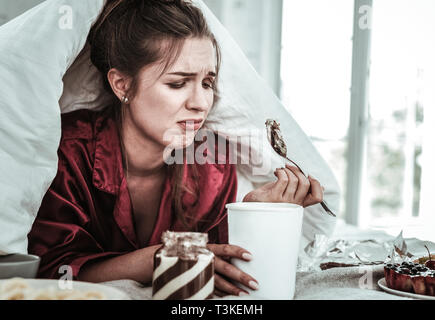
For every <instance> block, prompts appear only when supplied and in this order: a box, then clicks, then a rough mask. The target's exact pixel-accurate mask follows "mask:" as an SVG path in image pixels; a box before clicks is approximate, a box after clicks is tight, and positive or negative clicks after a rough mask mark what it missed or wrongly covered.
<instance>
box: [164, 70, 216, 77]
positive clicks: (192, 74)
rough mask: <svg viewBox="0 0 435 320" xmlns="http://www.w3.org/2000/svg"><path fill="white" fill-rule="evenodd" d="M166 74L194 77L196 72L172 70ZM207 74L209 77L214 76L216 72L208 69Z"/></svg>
mask: <svg viewBox="0 0 435 320" xmlns="http://www.w3.org/2000/svg"><path fill="white" fill-rule="evenodd" d="M168 74H169V75H174V76H182V77H196V76H197V75H198V74H197V73H187V72H173V73H168ZM208 75H209V76H211V77H216V73H215V72H213V71H210V72H209V73H208Z"/></svg>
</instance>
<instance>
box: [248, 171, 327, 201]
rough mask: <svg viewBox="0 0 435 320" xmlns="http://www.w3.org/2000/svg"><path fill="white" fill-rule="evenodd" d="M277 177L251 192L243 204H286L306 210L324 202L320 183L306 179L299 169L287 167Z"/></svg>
mask: <svg viewBox="0 0 435 320" xmlns="http://www.w3.org/2000/svg"><path fill="white" fill-rule="evenodd" d="M275 176H276V177H277V178H278V180H277V181H275V182H271V183H269V184H267V185H265V186H263V187H261V188H259V189H257V190H254V191H252V192H250V193H249V194H248V195H246V197H245V199H244V200H243V202H271V203H280V202H284V203H294V204H297V205H300V206H302V207H304V208H306V207H309V206H312V205H315V204H318V203H321V202H322V201H323V191H324V189H323V187H322V186H321V185H320V183H319V181H317V180H316V179H313V178H311V177H309V178H306V177H305V176H304V175H303V173H302V172H301V171H300V170H299V169H298V168H296V167H293V166H290V165H287V166H286V168H283V169H277V170H276V171H275Z"/></svg>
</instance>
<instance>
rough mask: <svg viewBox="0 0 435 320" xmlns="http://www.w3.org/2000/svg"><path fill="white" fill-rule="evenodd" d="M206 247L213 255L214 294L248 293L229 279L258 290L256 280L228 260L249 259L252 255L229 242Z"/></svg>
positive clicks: (220, 295)
mask: <svg viewBox="0 0 435 320" xmlns="http://www.w3.org/2000/svg"><path fill="white" fill-rule="evenodd" d="M207 247H208V249H209V250H210V251H212V252H213V253H214V255H215V294H216V295H217V296H219V297H224V296H228V295H232V296H243V295H248V293H247V292H246V291H244V290H242V289H240V288H238V287H237V286H235V285H234V284H232V283H231V282H230V281H233V282H236V283H241V284H243V285H244V286H245V287H247V288H251V289H252V290H258V282H257V280H255V279H254V278H253V277H251V276H250V275H248V274H246V273H244V272H243V271H241V270H239V269H238V268H236V267H235V266H233V265H232V264H231V263H230V262H229V260H230V259H232V258H235V259H240V260H243V261H251V260H252V255H251V254H250V253H249V252H248V251H246V250H245V249H243V248H240V247H237V246H233V245H229V244H225V245H219V244H209V245H208V246H207Z"/></svg>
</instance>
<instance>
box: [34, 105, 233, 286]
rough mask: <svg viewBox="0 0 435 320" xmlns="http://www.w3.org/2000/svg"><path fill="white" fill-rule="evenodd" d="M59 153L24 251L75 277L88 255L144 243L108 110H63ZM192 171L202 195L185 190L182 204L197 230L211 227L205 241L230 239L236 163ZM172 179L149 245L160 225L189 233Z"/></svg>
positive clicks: (47, 270)
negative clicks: (229, 215) (228, 206)
mask: <svg viewBox="0 0 435 320" xmlns="http://www.w3.org/2000/svg"><path fill="white" fill-rule="evenodd" d="M216 145H217V144H216ZM209 151H213V152H217V151H218V150H217V148H216V150H207V149H206V151H205V153H206V154H207V153H209ZM58 156H59V165H58V172H57V176H56V178H55V179H54V181H53V183H52V185H51V187H50V188H49V190H48V192H47V193H46V195H45V197H44V199H43V201H42V205H41V207H40V209H39V212H38V216H37V218H36V220H35V223H34V224H33V227H32V230H31V232H30V233H29V235H28V241H29V247H28V251H29V253H31V254H35V255H38V256H40V257H41V264H40V270H39V275H38V277H40V278H59V277H61V276H62V275H63V274H64V272H65V270H66V268H65V267H64V268H62V266H69V267H71V268H72V273H73V277H74V279H77V276H78V274H79V272H80V269H81V268H82V267H83V265H84V264H86V263H88V262H90V261H96V260H98V259H109V258H113V257H117V256H120V255H124V254H127V253H129V252H132V251H135V250H138V249H140V248H141V247H143V245H142V246H141V245H139V243H138V239H137V236H136V232H135V228H134V218H133V211H132V203H131V199H130V194H129V191H128V187H127V180H126V178H125V176H124V170H123V162H122V151H121V145H120V139H119V136H118V129H117V124H116V123H115V120H114V115H113V113H112V112H111V111H110V109H105V110H103V111H99V112H93V111H89V110H80V111H76V112H72V113H69V114H64V115H63V117H62V139H61V144H60V148H59V150H58ZM219 163H220V162H219ZM226 163H229V162H228V161H227V162H226ZM197 169H198V173H199V179H198V183H199V189H200V195H199V197H195V196H193V195H191V194H189V193H187V192H185V193H184V194H183V198H182V199H183V201H182V203H183V207H184V208H185V209H186V212H189V215H190V216H192V217H194V218H195V221H198V222H197V224H196V226H197V229H196V230H195V231H197V232H203V233H208V234H209V240H210V243H228V220H227V213H226V209H225V205H226V204H228V203H233V202H236V196H237V174H236V168H235V166H234V165H229V164H228V165H227V164H205V165H197ZM191 171H192V169H190V167H189V166H188V165H185V176H184V179H185V181H184V183H185V184H186V185H188V186H189V185H191V184H192V183H194V181H193V176H192V174H191ZM172 185H173V178H172V177H171V176H170V174H168V175H167V176H166V180H165V182H164V188H163V194H162V197H161V201H160V209H159V212H158V217H157V222H156V224H155V227H154V231H153V233H152V236H151V238H150V240H149V243H148V244H147V246H154V245H158V244H160V243H161V236H162V233H163V232H165V231H168V230H170V231H190V230H185V228H184V227H183V224H182V223H181V221H178V219H176V217H175V214H174V212H173V207H172V204H173V199H172V197H171V190H172Z"/></svg>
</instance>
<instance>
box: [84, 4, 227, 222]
mask: <svg viewBox="0 0 435 320" xmlns="http://www.w3.org/2000/svg"><path fill="white" fill-rule="evenodd" d="M189 38H200V39H210V40H211V42H212V44H213V46H214V48H215V51H216V76H217V77H216V81H215V83H216V85H215V86H214V87H213V90H214V103H213V106H212V108H213V107H214V106H215V105H216V103H217V102H218V100H219V90H218V87H217V83H218V77H219V70H220V65H221V52H220V48H219V45H218V42H217V40H216V38H215V36H214V35H213V34H212V33H211V31H210V29H209V27H208V25H207V22H206V19H205V17H204V16H203V14H202V12H201V10H200V9H199V8H197V7H195V6H194V5H193V4H192V3H191V2H190V1H188V0H107V3H106V5H105V6H104V8H103V11H102V12H101V14H100V16H99V18H98V19H97V21H96V22H95V23H94V25H93V26H92V28H91V30H90V33H89V36H88V43H89V44H90V47H91V61H92V63H93V64H94V65H95V67H96V68H97V69H98V70H99V72H100V73H101V75H102V78H103V83H104V88H105V90H107V91H108V92H109V93H111V94H113V96H114V98H115V94H114V93H113V90H112V88H111V86H110V83H109V81H108V78H107V74H108V72H109V71H110V70H111V69H112V68H115V69H117V70H119V71H120V72H122V73H124V74H125V75H127V76H129V77H131V79H132V84H131V88H130V90H129V92H128V94H127V97H129V98H130V100H131V98H132V97H134V96H135V94H136V92H137V83H138V81H137V80H138V75H139V72H140V70H141V69H142V68H143V67H145V66H147V65H151V64H154V63H157V62H162V63H163V66H164V68H163V70H162V72H161V74H160V76H162V75H163V74H164V73H165V72H166V71H167V70H168V69H169V68H170V67H171V66H172V65H173V64H174V63H175V61H176V60H177V58H178V57H179V55H180V52H181V49H182V48H183V44H184V42H185V40H186V39H189ZM114 100H115V101H117V103H115V104H114V105H113V108H115V110H114V112H115V115H116V119H117V123H118V128H119V134H120V138H121V139H120V140H121V149H122V151H123V152H122V153H123V160H124V166H125V167H126V165H127V162H128V161H127V160H126V152H125V147H124V145H123V143H122V141H123V139H122V123H123V119H124V110H123V108H122V107H121V102H120V101H119V100H118V99H114ZM184 159H186V157H184ZM188 166H189V167H190V171H191V172H192V174H193V177H194V179H193V181H194V182H195V183H196V184H195V185H194V186H193V188H189V187H188V186H186V185H185V184H184V183H183V182H184V165H181V164H174V165H171V166H169V167H168V174H169V175H170V176H171V177H172V181H173V185H172V191H171V192H172V199H173V203H172V206H173V209H174V212H175V215H176V218H177V219H179V221H181V222H182V223H183V225H184V227H185V228H186V229H187V230H192V228H194V226H195V221H194V217H193V216H189V213H188V212H186V208H184V207H183V202H182V196H183V192H188V193H190V194H192V195H194V196H195V197H197V198H198V197H199V193H200V188H199V186H198V185H197V182H198V170H197V168H196V165H190V164H189V165H188ZM126 169H127V170H126V172H127V174H128V168H127V167H126Z"/></svg>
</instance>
